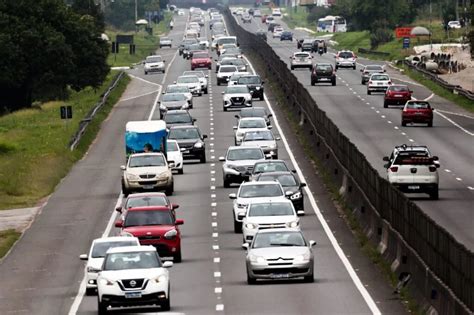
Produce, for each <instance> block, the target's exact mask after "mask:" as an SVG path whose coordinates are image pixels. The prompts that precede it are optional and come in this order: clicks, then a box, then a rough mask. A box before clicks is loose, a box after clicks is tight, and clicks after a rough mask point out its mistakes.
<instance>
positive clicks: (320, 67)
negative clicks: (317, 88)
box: [311, 63, 336, 85]
mask: <svg viewBox="0 0 474 315" xmlns="http://www.w3.org/2000/svg"><path fill="white" fill-rule="evenodd" d="M319 82H327V83H331V84H332V85H336V72H335V71H334V67H333V66H332V64H330V63H317V64H315V65H313V69H312V70H311V85H315V84H316V83H319Z"/></svg>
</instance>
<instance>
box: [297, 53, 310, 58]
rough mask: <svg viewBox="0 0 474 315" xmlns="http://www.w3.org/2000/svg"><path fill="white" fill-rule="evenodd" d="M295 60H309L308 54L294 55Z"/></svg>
mask: <svg viewBox="0 0 474 315" xmlns="http://www.w3.org/2000/svg"><path fill="white" fill-rule="evenodd" d="M295 58H309V54H304V53H299V54H295Z"/></svg>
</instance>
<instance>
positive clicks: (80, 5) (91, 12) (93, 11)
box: [71, 0, 105, 32]
mask: <svg viewBox="0 0 474 315" xmlns="http://www.w3.org/2000/svg"><path fill="white" fill-rule="evenodd" d="M71 8H72V9H73V10H74V12H76V13H77V14H79V15H80V16H87V15H88V16H91V17H93V18H94V24H95V25H96V27H97V29H98V31H99V32H103V31H104V29H105V22H104V15H103V14H102V12H101V10H100V6H99V5H98V4H96V3H95V1H94V0H74V2H73V3H72V5H71Z"/></svg>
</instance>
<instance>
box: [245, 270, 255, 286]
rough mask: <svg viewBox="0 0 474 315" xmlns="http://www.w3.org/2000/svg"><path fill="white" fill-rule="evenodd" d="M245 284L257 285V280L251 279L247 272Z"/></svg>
mask: <svg viewBox="0 0 474 315" xmlns="http://www.w3.org/2000/svg"><path fill="white" fill-rule="evenodd" d="M247 283H248V284H256V283H257V279H255V278H252V277H251V276H250V275H249V274H248V272H247Z"/></svg>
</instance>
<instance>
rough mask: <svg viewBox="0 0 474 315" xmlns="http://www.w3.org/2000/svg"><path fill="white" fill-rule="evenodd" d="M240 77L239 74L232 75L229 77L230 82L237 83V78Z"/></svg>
mask: <svg viewBox="0 0 474 315" xmlns="http://www.w3.org/2000/svg"><path fill="white" fill-rule="evenodd" d="M241 76H242V74H240V73H234V74H233V75H231V76H230V80H231V81H238V80H239V78H240V77H241Z"/></svg>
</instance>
